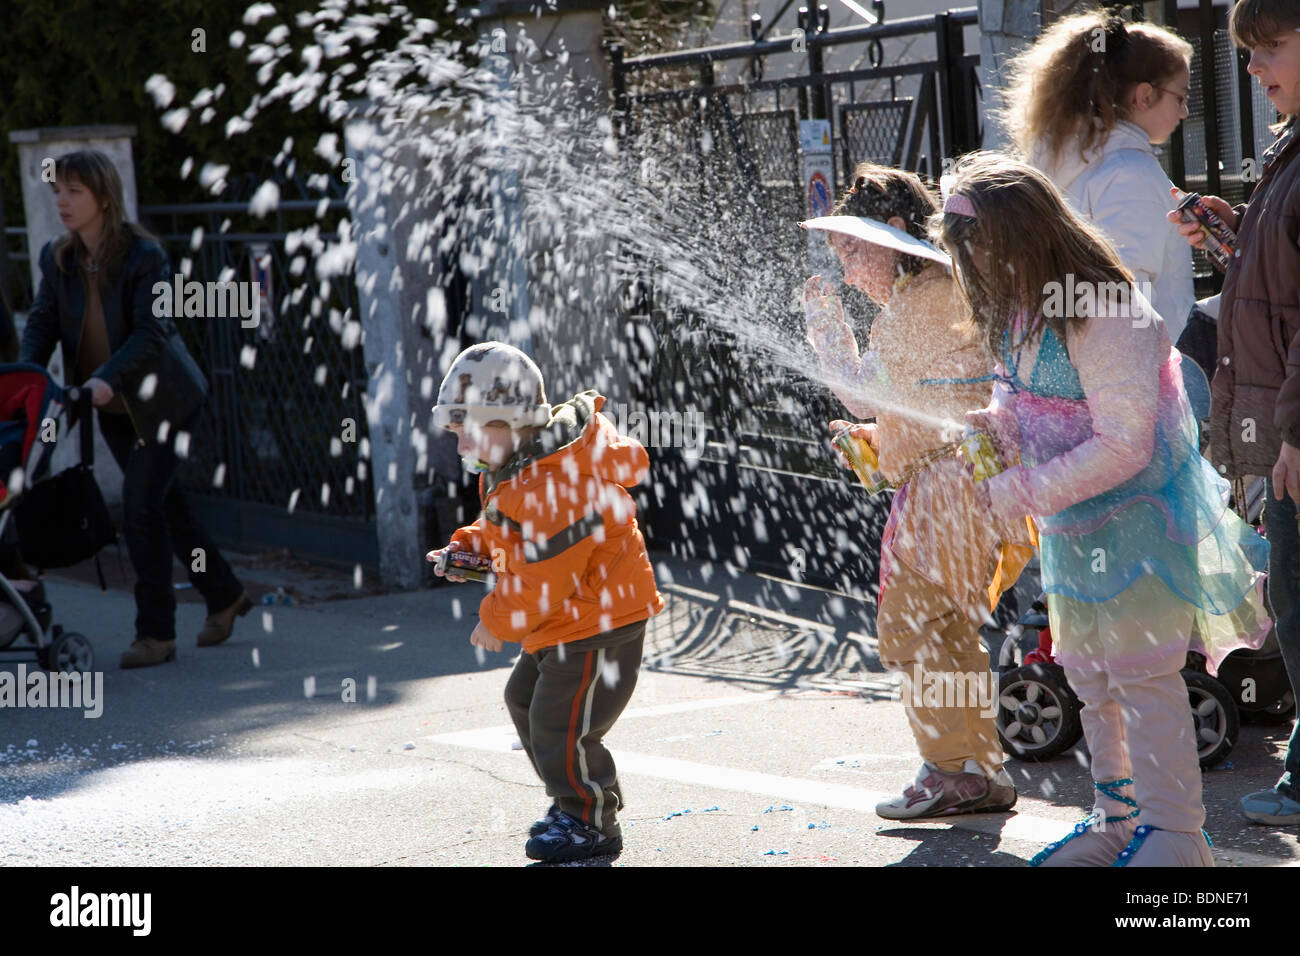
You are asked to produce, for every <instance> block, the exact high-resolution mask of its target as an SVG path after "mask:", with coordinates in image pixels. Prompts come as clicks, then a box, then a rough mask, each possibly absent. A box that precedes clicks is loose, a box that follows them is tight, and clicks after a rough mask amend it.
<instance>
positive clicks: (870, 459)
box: [831, 425, 889, 495]
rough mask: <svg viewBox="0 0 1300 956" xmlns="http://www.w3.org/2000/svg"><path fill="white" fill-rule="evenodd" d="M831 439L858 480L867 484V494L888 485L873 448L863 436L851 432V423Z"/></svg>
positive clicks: (883, 488)
mask: <svg viewBox="0 0 1300 956" xmlns="http://www.w3.org/2000/svg"><path fill="white" fill-rule="evenodd" d="M831 440H832V441H833V442H834V443H835V447H836V448H838V449H839V450H840V451H842V452H844V457H845V458H847V459H848V461H849V466H850V467H851V468H852V469H853V471H854V473H855V474H856V475H857V476H858V480H860V481H861V482H862V483H863V484H864V485H866V486H867V492H868V493H869V494H873V495H874V494H876V493H877V492H880V491H884V490H885V489H886V488H888V487H889V480H888V479H887V478H886V477H885V476H884V475H882V474H881V473H880V460H879V459H878V458H877V457H876V452H875V449H873V448H872V447H871V443H870V442H868V441H867V440H866V439H865V438H858V437H857V436H856V435H854V434H853V426H852V425H850V426H848V427H847V428H841V429H840V430H839V431H838V432H836V433H835V437H834V438H833V439H831Z"/></svg>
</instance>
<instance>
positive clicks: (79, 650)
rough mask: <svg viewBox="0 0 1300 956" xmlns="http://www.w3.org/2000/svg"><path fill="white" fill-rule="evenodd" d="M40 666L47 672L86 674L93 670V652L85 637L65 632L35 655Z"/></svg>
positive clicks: (73, 632) (72, 632)
mask: <svg viewBox="0 0 1300 956" xmlns="http://www.w3.org/2000/svg"><path fill="white" fill-rule="evenodd" d="M37 657H38V658H39V660H40V664H41V666H42V667H44V668H45V669H46V670H49V671H63V672H64V673H68V674H74V673H81V674H86V673H89V672H90V671H92V670H94V668H95V651H94V648H92V647H91V646H90V641H88V640H86V638H85V636H84V635H82V634H78V633H77V632H75V631H66V632H64V633H62V634H59V635H57V636H56V637H55V638H54V640H52V641H50V644H49V646H48V647H43V648H41V650H40V652H39V653H38V654H37Z"/></svg>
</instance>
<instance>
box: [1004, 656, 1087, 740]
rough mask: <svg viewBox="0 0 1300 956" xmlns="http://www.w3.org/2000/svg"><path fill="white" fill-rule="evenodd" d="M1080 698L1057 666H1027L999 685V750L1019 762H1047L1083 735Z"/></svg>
mask: <svg viewBox="0 0 1300 956" xmlns="http://www.w3.org/2000/svg"><path fill="white" fill-rule="evenodd" d="M1080 709H1081V705H1080V704H1079V698H1078V697H1076V696H1075V694H1074V691H1073V690H1071V689H1070V684H1069V682H1068V681H1066V679H1065V671H1064V670H1062V669H1061V666H1060V665H1059V664H1030V665H1029V666H1027V667H1017V668H1015V669H1014V670H1009V671H1007V672H1006V673H1004V674H1003V675H1002V677H1001V678H1000V680H999V682H998V716H997V720H996V722H997V727H998V736H999V737H1000V738H1001V739H1002V749H1004V750H1005V751H1006V752H1007V753H1008V754H1010V755H1011V756H1013V757H1019V758H1021V759H1022V760H1047V759H1049V758H1051V757H1055V756H1056V755H1057V754H1060V753H1064V752H1065V751H1067V750H1069V749H1070V748H1071V747H1073V746H1074V745H1075V744H1076V743H1078V742H1079V738H1080V737H1082V736H1083V724H1082V723H1081V722H1080V721H1079V710H1080Z"/></svg>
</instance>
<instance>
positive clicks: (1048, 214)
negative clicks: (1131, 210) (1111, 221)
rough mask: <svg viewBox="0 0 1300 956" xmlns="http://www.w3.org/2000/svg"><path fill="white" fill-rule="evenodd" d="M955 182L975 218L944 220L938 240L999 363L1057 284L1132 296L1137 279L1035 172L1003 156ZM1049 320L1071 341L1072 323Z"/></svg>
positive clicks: (934, 228) (974, 156)
mask: <svg viewBox="0 0 1300 956" xmlns="http://www.w3.org/2000/svg"><path fill="white" fill-rule="evenodd" d="M953 177H954V178H953V179H952V180H950V181H949V182H950V185H949V193H950V194H955V195H959V196H963V197H965V198H966V199H969V200H970V204H971V206H972V207H973V211H974V213H975V218H973V219H972V218H971V217H969V216H963V215H958V214H957V213H954V212H948V213H939V214H937V215H936V216H935V217H934V218H933V219H932V220H931V222H930V225H931V233H932V235H933V236H934V238H935V239H936V241H937V242H939V243H940V244H941V245H942V246H943V247H944V248H945V249H946V250H947V251H948V253H949V255H951V256H952V257H953V264H954V266H955V267H956V269H957V270H958V275H959V277H960V280H961V281H960V282H959V283H958V285H959V286H960V288H961V290H962V294H963V295H964V296H965V297H966V300H967V302H969V303H970V307H971V312H972V315H973V318H974V320H975V324H976V325H977V326H978V327H979V328H980V330H981V331H982V332H983V334H984V342H985V345H986V346H987V348H988V350H989V352H990V353H991V354H992V355H993V356H994V357H995V358H999V359H1000V358H1001V354H1000V353H1001V346H1002V338H1003V334H1004V333H1005V332H1006V330H1007V329H1008V328H1009V327H1010V325H1011V323H1012V321H1013V320H1014V319H1015V317H1016V316H1018V315H1021V314H1026V315H1027V316H1028V317H1029V318H1030V319H1031V320H1032V319H1033V318H1035V317H1037V316H1039V315H1041V314H1042V312H1043V308H1042V306H1043V301H1044V299H1045V298H1046V296H1047V295H1048V294H1049V293H1048V290H1049V289H1050V288H1051V287H1052V284H1054V283H1063V282H1065V280H1066V277H1067V276H1068V275H1073V276H1074V279H1075V283H1076V284H1078V283H1085V282H1087V283H1096V284H1098V286H1100V284H1101V283H1123V284H1124V286H1125V287H1126V288H1131V284H1132V282H1133V274H1132V273H1131V272H1129V271H1128V269H1126V268H1124V265H1123V263H1121V262H1120V260H1119V256H1118V255H1116V254H1115V250H1114V249H1112V248H1111V246H1110V243H1109V242H1107V240H1106V238H1105V236H1104V235H1103V234H1102V233H1101V231H1100V230H1098V229H1097V228H1096V227H1095V226H1093V225H1092V224H1091V223H1089V222H1087V221H1085V220H1084V219H1081V218H1080V217H1079V216H1078V215H1077V214H1076V213H1075V212H1074V211H1073V210H1071V208H1070V207H1069V205H1067V204H1066V202H1065V201H1064V200H1063V199H1062V198H1061V194H1060V193H1059V192H1058V191H1057V189H1056V187H1055V186H1054V185H1052V182H1051V180H1049V179H1048V178H1047V177H1046V176H1044V175H1043V174H1042V173H1041V172H1039V171H1038V170H1037V169H1035V168H1034V167H1033V166H1030V165H1029V164H1028V163H1024V162H1020V161H1019V160H1016V159H1012V158H1011V157H1010V156H1007V155H1004V154H1001V153H994V152H980V153H971V154H969V155H968V156H966V157H964V158H962V159H961V160H960V161H959V162H958V163H957V165H956V166H955V167H954V170H953ZM1085 318H1086V317H1084V316H1073V317H1071V318H1069V319H1068V321H1071V322H1079V321H1083V320H1084V319H1085ZM1044 320H1045V321H1046V322H1047V323H1048V324H1049V325H1051V326H1052V327H1053V328H1054V329H1055V331H1056V333H1057V334H1058V335H1060V336H1061V340H1062V341H1064V340H1065V333H1066V322H1067V319H1065V318H1062V317H1060V316H1045V317H1044Z"/></svg>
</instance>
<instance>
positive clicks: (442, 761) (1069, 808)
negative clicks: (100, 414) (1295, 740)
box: [0, 562, 1300, 867]
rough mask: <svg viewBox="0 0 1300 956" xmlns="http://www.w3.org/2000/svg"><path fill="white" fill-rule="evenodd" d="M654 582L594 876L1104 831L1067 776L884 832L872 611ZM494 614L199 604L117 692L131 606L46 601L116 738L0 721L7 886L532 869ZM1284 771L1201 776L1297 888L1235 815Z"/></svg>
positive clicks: (540, 800) (336, 605)
mask: <svg viewBox="0 0 1300 956" xmlns="http://www.w3.org/2000/svg"><path fill="white" fill-rule="evenodd" d="M658 567H659V570H660V579H661V583H662V585H663V588H664V590H665V594H666V595H667V596H668V597H669V609H668V610H666V611H665V612H664V614H662V615H660V617H659V618H657V619H656V622H655V625H654V627H653V629H652V631H651V633H650V637H649V638H648V640H647V654H646V658H647V663H646V666H645V667H644V668H643V670H642V673H641V677H640V681H639V683H638V686H637V690H636V693H635V695H634V697H633V699H632V703H631V705H630V707H629V709H628V711H627V712H626V713H625V714H624V716H623V718H622V720H621V721H620V722H619V723H618V725H617V726H616V727H615V728H614V730H613V731H612V732H611V734H610V735H609V736H608V738H607V742H608V743H609V745H610V747H611V749H612V750H613V751H614V753H615V756H616V759H617V760H618V762H619V766H620V774H621V777H622V780H623V785H624V789H625V791H626V794H625V795H626V801H627V807H626V809H625V811H624V813H623V816H622V819H623V822H624V840H625V845H626V848H625V850H624V852H623V854H622V855H621V856H620V857H618V858H617V859H616V860H612V861H611V860H603V861H600V862H601V864H609V863H613V865H617V866H663V865H674V866H780V867H789V866H845V865H866V866H884V865H899V866H933V865H942V866H1023V865H1024V863H1025V861H1026V860H1027V859H1028V858H1029V857H1030V856H1032V855H1033V854H1034V853H1035V852H1037V851H1038V850H1039V849H1040V848H1041V847H1042V846H1043V845H1044V844H1045V843H1046V842H1049V841H1050V840H1052V839H1055V838H1057V837H1059V836H1060V835H1062V834H1063V833H1064V832H1066V830H1068V828H1069V826H1070V825H1072V824H1073V823H1075V822H1077V820H1078V819H1080V818H1081V816H1082V815H1083V810H1084V807H1085V806H1086V805H1090V802H1091V791H1090V784H1089V781H1088V777H1087V774H1086V772H1085V769H1084V767H1083V765H1082V760H1083V757H1082V756H1081V755H1080V754H1078V753H1072V754H1067V755H1064V756H1062V757H1060V758H1058V759H1056V760H1053V761H1050V762H1047V763H1043V764H1032V763H1021V762H1018V761H1011V762H1010V763H1009V768H1010V770H1011V773H1012V776H1013V778H1014V779H1015V781H1016V783H1017V786H1018V788H1019V790H1020V794H1021V798H1020V802H1019V804H1018V806H1017V807H1016V811H1015V812H1013V813H1009V814H997V815H988V816H979V817H965V818H959V819H956V820H952V821H947V822H930V823H916V824H906V825H900V824H896V823H891V822H888V821H885V820H882V819H880V818H878V817H876V815H875V814H874V812H873V810H872V808H873V806H874V805H875V803H876V801H877V800H880V799H883V798H884V797H885V796H887V795H892V794H895V793H897V792H899V791H901V789H902V788H903V787H904V786H905V785H906V784H907V783H908V782H909V781H910V780H911V779H912V777H913V776H914V774H915V772H916V769H917V767H918V765H919V757H918V756H917V754H916V752H915V749H914V746H913V744H912V740H911V736H910V734H909V733H908V731H907V726H906V721H905V718H904V716H903V712H902V708H901V706H900V705H899V704H898V703H897V702H896V701H894V700H892V699H891V695H892V690H891V688H890V686H889V685H888V683H887V681H886V678H885V675H884V674H882V673H881V672H880V667H879V664H878V661H877V660H876V658H875V652H874V641H873V640H872V638H871V637H870V634H871V628H870V609H869V608H863V607H858V606H855V605H854V604H853V602H850V601H846V600H845V599H843V598H840V597H837V596H834V595H830V594H827V593H825V592H820V591H816V590H813V589H802V588H792V587H789V586H782V585H778V584H775V583H773V582H771V581H765V580H763V579H760V578H757V577H752V576H743V575H742V576H739V577H733V576H730V575H727V574H725V573H717V574H714V575H711V576H708V578H707V579H706V577H705V575H702V574H701V573H700V572H699V570H698V569H694V568H691V567H689V566H686V565H682V564H679V563H675V562H666V563H662V564H659V565H658ZM477 587H478V586H476V585H468V584H467V585H461V586H444V587H441V588H438V589H434V590H430V591H423V592H415V593H404V594H396V595H386V596H369V597H359V598H354V599H349V600H332V601H331V600H320V601H316V602H311V601H307V602H305V603H299V604H296V605H294V606H290V607H258V608H256V609H255V610H254V611H253V612H252V613H251V614H250V615H248V617H246V618H244V619H242V620H241V621H240V623H239V625H238V627H237V629H236V632H235V635H234V637H233V638H232V639H231V640H230V641H229V642H228V643H226V644H224V645H222V646H219V647H215V648H203V649H199V648H196V647H195V646H194V644H193V634H194V633H196V632H197V630H198V628H199V626H200V624H201V622H202V613H203V612H202V607H201V605H196V604H193V603H184V604H182V605H181V607H180V610H179V616H178V624H179V628H180V632H181V633H182V635H184V637H183V638H182V640H181V642H180V645H179V646H180V650H179V658H178V660H177V661H176V662H175V663H173V664H168V665H165V666H162V667H156V668H149V669H145V670H136V671H121V670H118V669H117V667H116V664H117V657H118V655H119V654H120V652H121V651H122V650H123V649H124V648H125V647H126V645H127V644H128V643H129V642H130V638H131V621H132V618H133V611H134V608H133V602H132V599H131V596H130V594H129V593H127V592H125V591H120V590H113V591H109V592H107V593H102V592H100V591H99V590H98V589H97V588H94V587H89V586H87V585H85V584H83V583H79V582H77V581H73V580H67V579H62V580H60V579H51V580H50V584H49V593H50V595H51V598H52V600H53V602H54V604H55V607H56V609H57V610H56V620H58V621H60V622H62V623H63V624H64V625H65V626H67V627H68V628H69V629H75V630H79V631H83V632H85V633H86V634H87V636H88V637H90V639H91V641H92V642H93V644H94V646H95V649H96V652H97V654H98V660H99V664H98V665H97V666H98V667H99V668H101V669H102V671H103V681H104V683H103V713H102V715H101V716H100V717H98V718H86V717H84V716H83V715H82V712H81V711H77V710H69V709H45V710H36V709H13V710H6V711H5V712H3V713H0V863H2V864H4V865H5V866H9V867H14V866H17V867H23V866H44V865H53V864H59V865H121V864H131V865H149V866H152V865H182V866H189V865H206V866H248V865H286V864H307V865H359V866H396V865H431V864H432V865H456V866H483V865H491V866H520V865H525V864H527V863H528V862H529V861H528V860H527V859H526V858H525V856H524V854H523V844H524V841H525V836H524V830H525V829H526V828H527V826H528V824H529V823H530V822H531V821H532V820H534V819H535V818H536V817H537V815H539V814H540V813H541V812H543V811H544V809H545V807H546V805H547V803H548V802H549V801H548V799H547V797H546V795H545V793H544V791H543V789H542V787H541V784H540V783H539V782H538V780H537V779H536V777H535V775H534V774H533V771H532V769H531V767H530V766H529V764H528V762H527V759H526V757H525V756H524V754H523V753H522V751H519V750H515V749H512V743H513V742H514V739H515V735H514V732H513V730H512V729H511V728H510V727H509V726H508V725H509V718H508V717H507V715H506V712H505V707H504V705H503V703H502V700H501V692H502V689H503V687H504V684H505V679H506V675H507V673H508V670H507V668H508V667H509V663H510V656H509V655H508V654H488V655H485V657H484V659H483V660H482V661H481V662H480V661H479V660H478V659H477V658H476V653H475V650H474V649H473V648H472V647H471V646H470V645H469V643H468V635H469V632H470V630H471V629H472V626H473V623H474V621H475V617H474V611H475V608H476V606H477V599H478V596H479V593H480V592H478V591H477V590H476V588H477ZM17 666H18V665H17V663H16V662H7V661H6V662H4V663H3V664H0V669H5V670H9V671H16V669H17ZM27 666H28V667H34V665H32V664H29V665H27ZM347 680H352V681H355V701H352V702H348V701H346V700H345V699H344V698H345V696H346V693H345V690H346V685H345V681H347ZM1285 746H1286V733H1285V732H1284V730H1283V729H1280V728H1259V727H1246V728H1244V729H1243V732H1242V737H1241V740H1240V741H1239V743H1238V745H1237V747H1236V749H1235V750H1234V752H1233V754H1232V755H1231V758H1230V761H1229V762H1228V763H1227V764H1225V765H1224V767H1223V768H1222V769H1218V770H1215V771H1212V772H1209V773H1207V774H1206V775H1205V784H1206V805H1207V808H1208V810H1209V815H1210V819H1209V823H1208V827H1209V830H1210V832H1211V835H1212V836H1213V838H1214V841H1215V850H1214V853H1215V856H1216V860H1217V862H1218V864H1219V865H1220V866H1256V865H1277V864H1292V865H1294V864H1295V863H1297V862H1300V832H1298V831H1297V830H1296V829H1295V828H1291V829H1286V828H1270V827H1259V826H1254V825H1251V824H1249V823H1247V822H1246V821H1244V820H1243V819H1241V818H1240V817H1239V816H1238V815H1237V813H1236V811H1235V804H1236V800H1237V798H1238V797H1239V796H1240V795H1241V794H1243V793H1245V792H1248V791H1250V790H1253V789H1258V788H1260V787H1262V786H1266V785H1269V784H1271V783H1272V782H1273V781H1274V780H1275V779H1276V776H1277V773H1278V772H1279V768H1280V764H1281V755H1282V753H1283V751H1284V749H1285Z"/></svg>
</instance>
